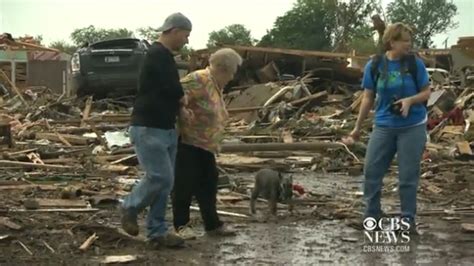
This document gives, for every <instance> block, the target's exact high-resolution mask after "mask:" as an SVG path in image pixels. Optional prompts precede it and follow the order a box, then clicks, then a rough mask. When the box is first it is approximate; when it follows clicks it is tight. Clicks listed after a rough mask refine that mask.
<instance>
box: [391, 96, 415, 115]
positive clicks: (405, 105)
mask: <svg viewBox="0 0 474 266" xmlns="http://www.w3.org/2000/svg"><path fill="white" fill-rule="evenodd" d="M395 104H401V105H402V106H401V107H400V113H401V114H402V116H403V117H407V116H408V113H409V112H410V107H411V105H412V104H413V102H412V99H411V98H403V99H400V100H398V101H396V102H395Z"/></svg>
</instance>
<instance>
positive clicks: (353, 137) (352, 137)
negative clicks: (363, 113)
mask: <svg viewBox="0 0 474 266" xmlns="http://www.w3.org/2000/svg"><path fill="white" fill-rule="evenodd" d="M359 138H360V129H358V128H354V130H352V132H351V133H350V134H349V135H348V136H347V137H343V138H342V143H344V144H346V145H354V143H355V142H356V141H358V140H359Z"/></svg>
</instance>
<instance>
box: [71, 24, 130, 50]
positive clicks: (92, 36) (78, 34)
mask: <svg viewBox="0 0 474 266" xmlns="http://www.w3.org/2000/svg"><path fill="white" fill-rule="evenodd" d="M130 37H133V32H132V31H130V30H127V29H125V28H120V29H102V28H95V27H94V26H93V25H90V26H89V27H85V28H80V29H75V30H74V31H73V32H72V33H71V39H72V41H73V42H74V44H75V45H77V46H81V45H83V44H85V43H89V44H90V43H94V42H98V41H104V40H112V39H118V38H130Z"/></svg>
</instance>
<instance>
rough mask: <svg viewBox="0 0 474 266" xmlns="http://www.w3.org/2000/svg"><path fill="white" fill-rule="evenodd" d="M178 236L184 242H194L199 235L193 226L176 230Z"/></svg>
mask: <svg viewBox="0 0 474 266" xmlns="http://www.w3.org/2000/svg"><path fill="white" fill-rule="evenodd" d="M176 234H177V235H178V236H179V237H181V238H182V239H184V240H194V239H196V238H197V237H198V234H197V233H196V232H195V231H194V229H193V228H192V227H191V226H187V225H185V226H181V227H179V228H178V230H176Z"/></svg>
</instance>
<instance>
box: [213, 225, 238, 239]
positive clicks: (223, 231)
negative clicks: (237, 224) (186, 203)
mask: <svg viewBox="0 0 474 266" xmlns="http://www.w3.org/2000/svg"><path fill="white" fill-rule="evenodd" d="M206 234H207V235H209V236H213V237H218V236H223V237H226V236H236V235H237V232H236V231H235V230H233V229H230V228H228V227H227V226H225V225H221V226H219V227H218V228H216V229H214V230H210V231H207V232H206Z"/></svg>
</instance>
